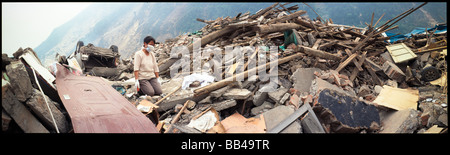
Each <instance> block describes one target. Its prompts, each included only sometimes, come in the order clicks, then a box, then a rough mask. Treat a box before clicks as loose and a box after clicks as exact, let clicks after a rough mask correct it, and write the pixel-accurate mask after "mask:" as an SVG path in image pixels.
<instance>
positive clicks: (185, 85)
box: [181, 73, 214, 89]
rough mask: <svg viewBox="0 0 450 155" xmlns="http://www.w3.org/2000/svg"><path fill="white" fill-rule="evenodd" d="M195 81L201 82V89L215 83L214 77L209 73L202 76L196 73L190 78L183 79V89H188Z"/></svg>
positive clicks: (189, 76)
mask: <svg viewBox="0 0 450 155" xmlns="http://www.w3.org/2000/svg"><path fill="white" fill-rule="evenodd" d="M195 81H199V82H200V87H204V86H207V85H209V84H210V83H213V82H214V76H211V75H209V74H207V73H202V74H198V73H194V74H191V75H188V76H185V77H184V79H183V83H182V85H181V88H182V89H186V88H188V87H189V85H190V84H191V83H192V82H195Z"/></svg>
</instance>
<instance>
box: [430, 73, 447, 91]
mask: <svg viewBox="0 0 450 155" xmlns="http://www.w3.org/2000/svg"><path fill="white" fill-rule="evenodd" d="M430 83H431V84H432V85H438V86H441V87H445V86H447V72H445V73H444V74H442V76H441V77H440V78H439V79H437V80H434V81H431V82H430Z"/></svg>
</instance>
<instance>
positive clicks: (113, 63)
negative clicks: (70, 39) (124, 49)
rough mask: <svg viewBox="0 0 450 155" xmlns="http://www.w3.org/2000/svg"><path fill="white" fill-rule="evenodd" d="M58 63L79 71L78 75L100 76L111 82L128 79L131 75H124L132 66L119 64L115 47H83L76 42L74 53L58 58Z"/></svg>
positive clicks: (117, 51)
mask: <svg viewBox="0 0 450 155" xmlns="http://www.w3.org/2000/svg"><path fill="white" fill-rule="evenodd" d="M57 61H58V62H59V63H61V64H66V65H67V67H70V68H73V69H74V70H79V71H81V73H79V74H89V75H93V76H101V77H104V78H108V79H111V80H121V79H125V80H127V79H129V78H130V76H131V74H130V75H128V74H126V75H125V74H124V75H122V76H121V73H123V72H129V71H130V70H131V69H132V64H128V65H124V64H123V63H121V60H120V54H119V49H118V47H117V46H116V45H111V46H110V47H109V48H102V47H96V46H94V45H93V44H91V43H89V44H88V45H86V46H84V43H83V41H78V43H77V46H76V49H75V51H74V52H73V53H72V54H70V55H69V57H67V58H66V57H65V56H58V60H57Z"/></svg>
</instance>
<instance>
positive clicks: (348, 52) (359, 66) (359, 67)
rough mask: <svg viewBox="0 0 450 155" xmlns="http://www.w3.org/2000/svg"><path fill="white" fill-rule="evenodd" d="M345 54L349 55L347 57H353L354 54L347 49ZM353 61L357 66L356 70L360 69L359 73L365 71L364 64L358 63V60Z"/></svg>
mask: <svg viewBox="0 0 450 155" xmlns="http://www.w3.org/2000/svg"><path fill="white" fill-rule="evenodd" d="M345 52H346V53H347V55H352V52H351V51H350V50H349V49H345ZM352 61H353V63H354V64H355V66H356V68H358V70H359V71H363V70H364V69H363V68H362V67H361V65H362V64H360V63H358V61H356V59H353V60H352Z"/></svg>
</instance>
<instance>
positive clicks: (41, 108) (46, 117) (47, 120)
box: [26, 89, 69, 133]
mask: <svg viewBox="0 0 450 155" xmlns="http://www.w3.org/2000/svg"><path fill="white" fill-rule="evenodd" d="M44 95H45V94H44ZM45 98H46V99H47V102H48V105H49V107H50V109H51V112H52V114H53V117H54V118H55V121H56V125H57V126H58V130H59V132H61V133H67V132H68V130H69V127H68V122H67V120H66V117H65V116H64V115H63V113H62V112H61V111H60V110H59V109H58V108H57V107H56V104H58V103H56V102H54V101H52V100H51V99H50V98H49V97H47V95H45ZM26 105H27V106H28V107H30V109H31V110H33V112H34V113H35V114H36V116H37V117H38V118H39V119H40V120H41V121H42V123H44V124H45V126H47V127H49V128H51V129H53V130H55V131H56V128H55V126H54V123H53V120H52V116H51V114H50V111H49V110H48V108H47V103H46V102H45V100H44V97H43V96H42V93H41V92H40V91H39V90H37V89H33V95H32V96H31V97H30V99H29V100H28V101H27V102H26Z"/></svg>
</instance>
